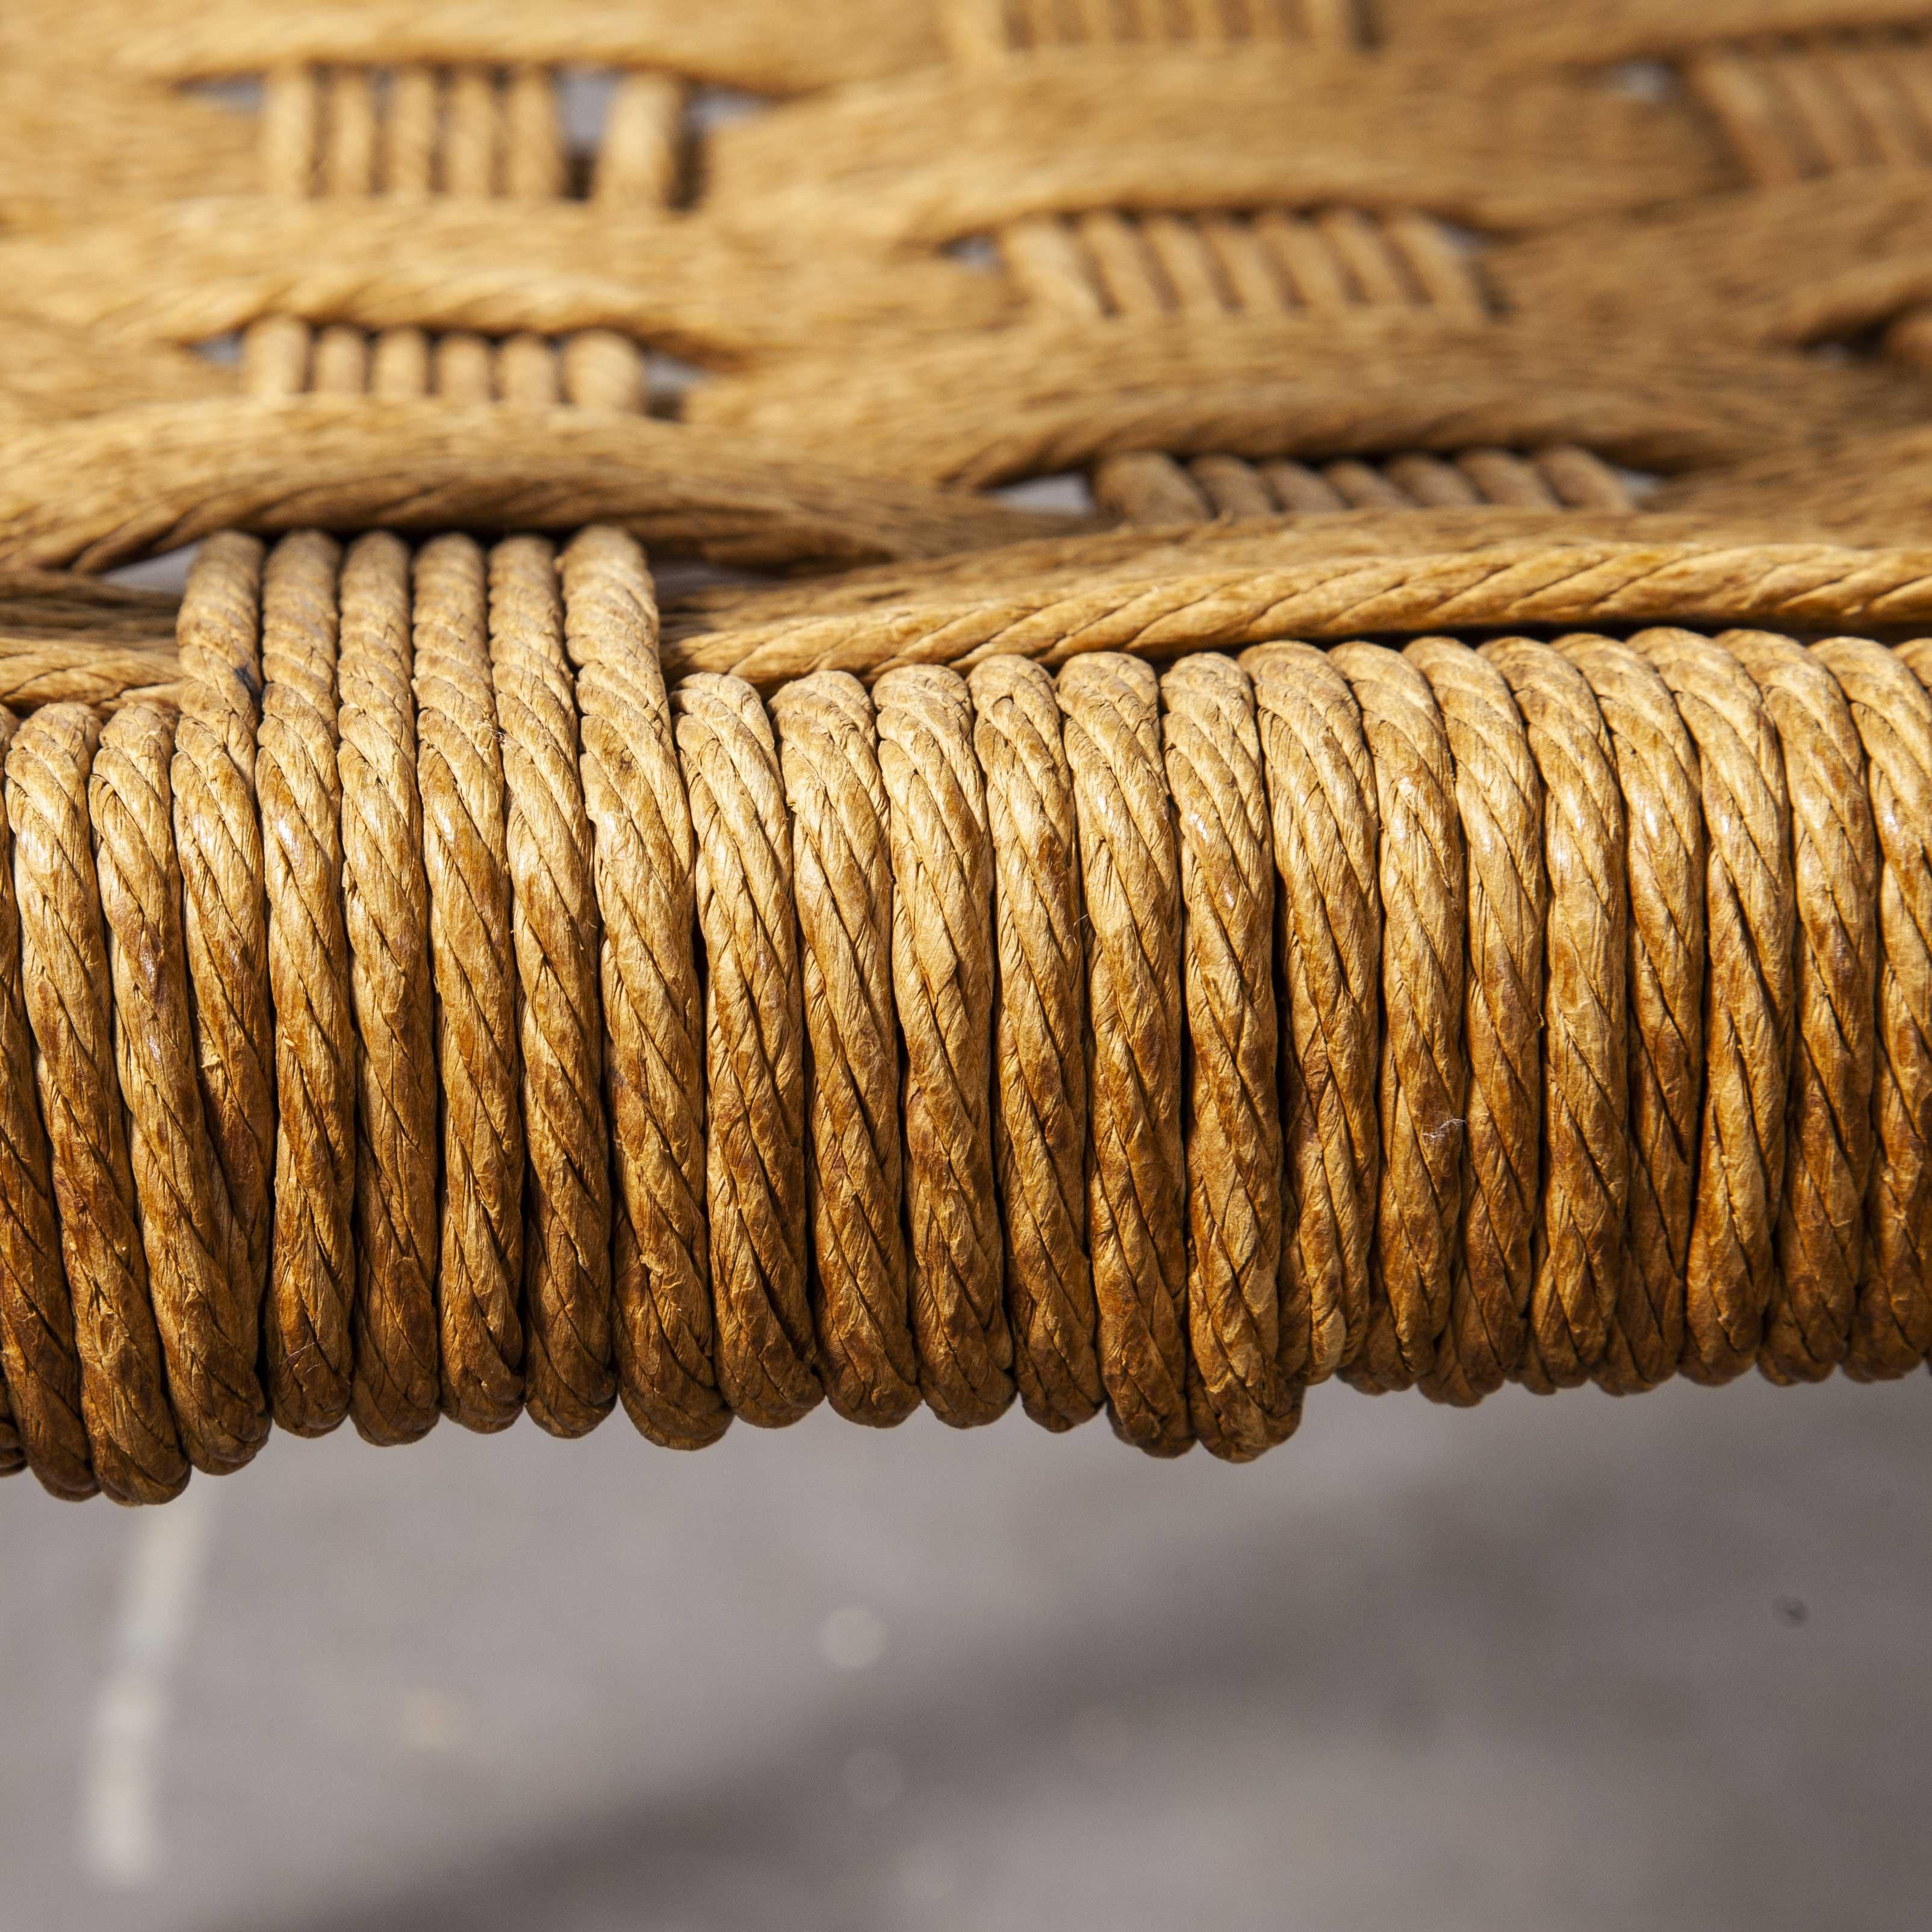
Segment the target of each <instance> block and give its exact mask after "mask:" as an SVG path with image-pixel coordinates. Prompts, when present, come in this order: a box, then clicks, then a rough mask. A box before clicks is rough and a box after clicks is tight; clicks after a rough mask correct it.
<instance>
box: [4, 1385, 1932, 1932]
mask: <svg viewBox="0 0 1932 1932" xmlns="http://www.w3.org/2000/svg"><path fill="white" fill-rule="evenodd" d="M1928 1466H1932V1385H1928V1382H1927V1379H1926V1378H1925V1377H1924V1376H1915V1377H1914V1378H1912V1379H1910V1380H1909V1381H1907V1382H1904V1383H1902V1384H1899V1385H1894V1386H1891V1387H1888V1388H1875V1389H1868V1388H1855V1387H1853V1386H1851V1385H1847V1384H1845V1383H1843V1382H1835V1383H1832V1384H1830V1385H1826V1386H1825V1387H1824V1388H1817V1389H1805V1390H1797V1391H1778V1390H1774V1389H1772V1388H1769V1387H1768V1386H1767V1385H1765V1384H1763V1383H1762V1382H1759V1381H1758V1380H1757V1379H1755V1378H1751V1379H1748V1380H1746V1381H1745V1382H1742V1383H1740V1384H1739V1385H1736V1387H1734V1388H1730V1389H1728V1390H1726V1391H1721V1392H1717V1393H1711V1392H1708V1391H1703V1390H1699V1389H1697V1388H1691V1387H1690V1386H1688V1385H1683V1384H1676V1385H1671V1386H1670V1387H1667V1388H1664V1390H1662V1391H1660V1392H1659V1393H1658V1394H1655V1395H1652V1396H1649V1397H1646V1398H1643V1399H1642V1400H1637V1401H1633V1402H1624V1403H1618V1402H1614V1401H1613V1400H1610V1399H1609V1398H1607V1397H1602V1396H1600V1395H1598V1394H1595V1392H1594V1391H1592V1392H1589V1393H1585V1394H1577V1395H1569V1396H1563V1397H1558V1398H1556V1399H1555V1400H1549V1401H1541V1400H1537V1399H1536V1398H1535V1397H1530V1396H1528V1395H1526V1394H1521V1393H1520V1392H1517V1391H1510V1392H1508V1393H1506V1394H1505V1395H1504V1396H1503V1397H1500V1398H1499V1399H1497V1400H1494V1401H1493V1402H1491V1403H1488V1404H1487V1405H1485V1406H1484V1407H1483V1408H1482V1409H1479V1410H1478V1411H1476V1412H1474V1413H1473V1414H1469V1415H1463V1414H1457V1413H1452V1412H1448V1411H1445V1410H1442V1409H1436V1408H1433V1407H1432V1406H1430V1405H1429V1404H1427V1403H1425V1402H1423V1401H1421V1400H1418V1399H1416V1398H1413V1397H1404V1398H1393V1399H1388V1400H1382V1401H1373V1400H1368V1399H1367V1398H1364V1397H1357V1396H1355V1395H1352V1394H1348V1393H1346V1392H1344V1391H1333V1390H1325V1391H1319V1392H1318V1394H1317V1396H1316V1399H1314V1400H1312V1401H1311V1403H1310V1409H1309V1415H1308V1419H1307V1421H1306V1422H1305V1423H1304V1427H1303V1430H1302V1432H1301V1435H1300V1436H1298V1438H1297V1439H1295V1441H1294V1442H1291V1443H1290V1444H1289V1445H1287V1446H1286V1448H1283V1449H1282V1450H1280V1451H1277V1453H1276V1454H1274V1455H1273V1456H1272V1457H1269V1458H1268V1459H1267V1460H1265V1461H1264V1462H1262V1463H1260V1464H1259V1465H1258V1466H1255V1467H1253V1468H1252V1469H1228V1468H1225V1467H1223V1466H1218V1465H1217V1464H1215V1463H1212V1462H1211V1461H1210V1460H1208V1458H1207V1457H1205V1455H1202V1454H1195V1455H1193V1456H1192V1457H1189V1458H1188V1459H1187V1460H1185V1461H1184V1462H1182V1463H1179V1464H1176V1465H1165V1466H1164V1465H1161V1464H1157V1463H1149V1462H1147V1461H1145V1460H1143V1459H1142V1458H1141V1457H1139V1456H1137V1455H1136V1454H1133V1452H1132V1451H1129V1450H1127V1449H1125V1448H1122V1447H1121V1445H1118V1443H1116V1442H1115V1441H1114V1440H1113V1439H1112V1438H1111V1437H1110V1436H1109V1434H1108V1433H1107V1432H1106V1425H1105V1424H1104V1423H1102V1424H1097V1425H1095V1426H1093V1427H1088V1428H1087V1429H1085V1430H1082V1431H1081V1432H1079V1433H1077V1434H1076V1435H1074V1436H1070V1437H1067V1438H1061V1439H1055V1438H1052V1437H1049V1436H1046V1435H1044V1434H1043V1433H1041V1432H1040V1431H1039V1430H1037V1429H1035V1428H1034V1427H1032V1426H1031V1425H1030V1424H1028V1423H1027V1422H1026V1421H1025V1420H1024V1419H1023V1418H1022V1417H1021V1416H1020V1415H1019V1414H1018V1413H1017V1412H1015V1413H1014V1414H1013V1415H1010V1416H1009V1417H1008V1418H1007V1419H1006V1420H1005V1421H1004V1422H1002V1423H1001V1424H999V1425H998V1426H997V1427H994V1428H992V1429H990V1430H983V1431H980V1432H979V1433H975V1434H972V1435H964V1436H962V1435H956V1434H954V1433H951V1432H950V1431H948V1430H946V1429H945V1428H944V1427H942V1426H941V1425H940V1424H938V1423H937V1422H936V1421H934V1420H933V1419H932V1418H931V1417H930V1416H929V1415H926V1414H924V1413H922V1414H921V1415H919V1416H916V1417H915V1418H913V1421H911V1422H910V1423H908V1424H907V1425H906V1426H905V1427H904V1428H902V1429H901V1430H898V1431H897V1432H895V1433H892V1434H890V1435H884V1436H880V1435H875V1434H873V1433H868V1432H867V1431H865V1430H858V1429H854V1428H852V1427H849V1426H847V1425H846V1424H842V1423H841V1422H839V1421H838V1420H836V1418H834V1417H832V1415H829V1414H828V1413H826V1412H823V1411H820V1412H819V1413H818V1414H817V1415H814V1416H813V1417H812V1418H810V1419H809V1420H808V1421H807V1422H806V1423H805V1424H803V1425H802V1426H801V1427H798V1428H796V1429H795V1430H791V1431H790V1432H789V1433H786V1434H784V1435H782V1436H768V1435H763V1434H760V1433H758V1432H757V1431H755V1430H751V1429H748V1428H745V1427H739V1428H736V1429H734V1430H733V1431H732V1432H731V1433H730V1435H729V1436H727V1438H726V1439H725V1441H724V1442H723V1443H722V1444H721V1445H720V1446H718V1448H715V1449H712V1450H710V1451H706V1452H705V1453H704V1454H701V1455H698V1456H695V1457H677V1456H673V1455H670V1454H664V1453H661V1452H659V1451H654V1450H652V1449H651V1448H649V1447H647V1446H646V1445H645V1444H643V1442H640V1440H639V1439H637V1437H636V1436H634V1435H633V1434H632V1433H631V1430H630V1429H629V1427H628V1424H625V1422H624V1421H623V1420H622V1418H621V1416H619V1417H618V1418H613V1420H612V1421H610V1423H609V1424H607V1425H606V1426H605V1427H604V1428H603V1429H601V1430H599V1431H598V1433H596V1434H595V1435H594V1436H592V1437H590V1438H589V1439H588V1440H586V1441H585V1442H580V1443H575V1444H559V1443H554V1442H550V1441H548V1440H547V1439H545V1438H544V1437H543V1436H541V1435H540V1434H539V1433H538V1432H537V1430H535V1428H534V1427H532V1425H530V1424H529V1423H528V1422H527V1421H525V1422H523V1423H521V1424H519V1425H518V1426H517V1428H516V1429H514V1430H513V1431H511V1433H510V1434H509V1435H508V1436H507V1437H505V1438H501V1439H496V1440H493V1441H485V1440H482V1439H478V1438H475V1437H473V1436H466V1435H464V1434H463V1433H462V1432H461V1431H460V1430H457V1429H455V1428H452V1427H449V1426H448V1425H445V1426H444V1427H442V1428H440V1429H439V1430H437V1431H436V1433H434V1436H431V1438H430V1439H429V1440H428V1442H425V1443H424V1444H422V1445H420V1446H419V1447H416V1448H412V1449H409V1450H407V1451H377V1450H374V1449H371V1448H366V1447H365V1446H364V1445H362V1444H361V1443H360V1442H358V1441H356V1439H355V1438H354V1437H353V1435H352V1434H351V1433H350V1432H348V1431H347V1430H344V1432H342V1433H341V1434H340V1435H338V1436H335V1437H334V1438H332V1439H330V1440H329V1441H327V1442H323V1443H321V1444H298V1443H296V1442H293V1441H291V1440H290V1439H289V1438H287V1437H285V1436H278V1437H277V1438H276V1439H274V1440H273V1441H272V1442H271V1444H270V1445H269V1448H268V1449H267V1450H266V1451H265V1453H264V1454H263V1456H262V1457H261V1459H260V1461H259V1462H258V1463H257V1464H256V1465H255V1466H254V1467H253V1468H251V1469H249V1470H248V1472H245V1474H244V1475H242V1476H241V1477H240V1478H239V1479H231V1480H229V1481H219V1482H213V1481H202V1480H199V1479H197V1481H196V1483H195V1484H193V1486H192V1487H191V1489H190V1493H189V1495H188V1496H187V1499H184V1501H183V1502H181V1504H179V1505H175V1506H174V1507H172V1508H169V1509H166V1510H163V1511H152V1512H149V1513H147V1514H127V1513H125V1512H123V1511H118V1510H115V1509H113V1508H110V1507H109V1506H107V1505H104V1504H101V1503H95V1504H93V1505H89V1506H88V1507H86V1508H66V1507H63V1506H62V1505H58V1504H56V1503H55V1502H52V1501H51V1500H50V1499H48V1498H47V1497H46V1496H43V1495H42V1494H41V1493H40V1492H39V1491H38V1490H37V1489H36V1488H35V1487H34V1486H33V1485H32V1484H31V1481H29V1480H28V1479H26V1478H22V1479H19V1480H17V1481H13V1482H11V1483H9V1484H7V1485H6V1486H5V1490H4V1492H0V1539H3V1540H0V1547H4V1549H5V1551H6V1553H7V1556H6V1561H5V1564H4V1565H0V1673H4V1679H3V1680H0V1711H4V1712H5V1736H6V1749H5V1753H4V1755H0V1793H3V1794H4V1799H3V1800H0V1870H4V1872H5V1889H4V1892H0V1924H5V1925H6V1926H8V1927H13V1926H18V1927H31V1928H34V1932H77V1929H78V1928H88V1932H93V1929H94V1928H101V1932H118V1928H128V1932H136V1928H138V1932H161V1928H174V1927H195V1928H196V1929H197V1932H241V1928H245V1927H247V1928H273V1929H274V1932H311V1928H313V1929H314V1932H321V1928H323V1927H330V1928H341V1932H390V1929H391V1928H395V1932H441V1929H442V1928H445V1927H449V1928H456V1927H463V1928H466V1932H496V1928H502V1932H511V1928H514V1932H538V1928H541V1932H601V1928H604V1927H640V1928H647V1929H648V1932H721V1929H723V1928H729V1932H766V1928H771V1932H780V1928H783V1932H815V1929H816V1928H820V1927H824V1928H846V1927H853V1928H862V1929H863V1932H870V1928H878V1929H879V1932H885V1928H898V1927H909V1928H924V1927H935V1928H951V1927H959V1928H972V1932H981V1928H986V1932H992V1928H1007V1927H1013V1928H1021V1927H1042V1926H1051V1927H1056V1928H1059V1932H1085V1928H1088V1927H1094V1928H1100V1927H1106V1928H1109V1932H1139V1928H1143V1927H1145V1928H1148V1932H1154V1928H1163V1932H1165V1928H1170V1927H1183V1926H1212V1927H1217V1928H1219V1932H1246V1928H1250V1927H1254V1928H1262V1927H1269V1928H1274V1927H1301V1926H1307V1927H1321V1928H1324V1932H1328V1928H1364V1932H1369V1929H1370V1928H1374V1932H1380V1928H1383V1927H1390V1928H1394V1927H1404V1928H1408V1927H1416V1928H1427V1932H1465V1928H1467V1932H1478V1928H1480V1929H1481V1932H1511V1928H1517V1927H1522V1928H1524V1932H1529V1928H1535V1932H1568V1928H1577V1929H1578V1932H1583V1928H1591V1929H1592V1932H1594V1928H1597V1927H1606V1928H1607V1927H1618V1928H1624V1927H1631V1926H1633V1925H1646V1926H1660V1927H1698V1928H1703V1929H1704V1932H1728V1928H1731V1927H1736V1928H1738V1932H1780V1928H1784V1927H1793V1928H1799V1927H1802V1928H1805V1932H1816V1928H1818V1927H1832V1928H1835V1932H1850V1928H1862V1927H1873V1928H1878V1927H1884V1928H1888V1932H1891V1928H1897V1927H1901V1926H1903V1925H1906V1924H1913V1923H1920V1922H1922V1921H1923V1915H1924V1895H1925V1890H1924V1888H1925V1880H1926V1873H1927V1856H1926V1845H1927V1840H1926V1815H1927V1814H1926V1803H1925V1799H1926V1792H1927V1764H1928V1761H1932V1663H1928V1658H1932V1643H1928V1635H1932V1619H1929V1618H1928V1609H1929V1608H1932V1489H1928V1484H1927V1469H1928Z"/></svg>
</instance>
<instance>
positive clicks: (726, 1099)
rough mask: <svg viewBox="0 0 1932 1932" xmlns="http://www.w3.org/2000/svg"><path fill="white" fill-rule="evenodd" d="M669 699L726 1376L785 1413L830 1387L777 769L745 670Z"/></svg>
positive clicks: (746, 1403)
mask: <svg viewBox="0 0 1932 1932" xmlns="http://www.w3.org/2000/svg"><path fill="white" fill-rule="evenodd" d="M673 703H674V708H675V709H676V715H677V748H678V757H679V763H681V764H682V767H683V771H684V781H685V788H686V790H688V793H689V794H690V798H691V823H692V826H693V829H694V831H695V832H696V834H697V917H698V923H699V926H700V929H701V930H702V932H703V941H704V955H705V968H706V973H705V979H706V985H705V1020H706V1087H707V1089H708V1094H709V1111H710V1123H709V1133H708V1136H707V1139H706V1195H707V1197H708V1200H709V1208H710V1217H711V1278H712V1301H713V1305H714V1306H715V1309H716V1310H717V1316H718V1386H719V1387H720V1388H721V1389H722V1390H723V1391H724V1398H725V1400H726V1401H727V1402H728V1403H730V1406H731V1408H732V1409H733V1412H735V1413H736V1414H737V1415H742V1416H743V1417H744V1418H745V1420H746V1421H748V1422H752V1423H756V1424H758V1425H759V1426H760V1427H763V1428H772V1429H775V1428H782V1427H784V1425H785V1424H787V1423H791V1422H796V1421H797V1420H798V1419H799V1417H801V1416H802V1415H805V1414H806V1413H807V1412H808V1411H809V1410H811V1409H814V1408H815V1407H816V1406H817V1403H818V1401H819V1399H820V1397H821V1396H822V1395H823V1393H824V1391H823V1387H822V1386H821V1385H820V1381H819V1377H818V1368H817V1338H816V1337H815V1335H814V1331H813V1325H812V1319H811V1308H810V1306H809V1304H808V1301H807V1298H806V1287H805V1223H806V1217H805V1063H804V1052H803V1043H802V1039H801V1035H802V1032H803V1028H802V1025H801V1024H800V1015H801V995H800V992H799V970H798V945H797V940H796V934H795V931H794V927H793V919H792V916H791V900H792V866H791V840H790V835H789V832H790V828H789V827H788V826H787V825H786V823H785V810H784V785H783V780H782V778H781V774H780V772H779V769H778V749H777V746H776V745H775V743H774V742H773V740H772V732H771V727H770V725H769V724H768V723H767V722H766V718H765V710H764V706H763V705H762V704H761V703H760V702H759V700H758V697H757V693H756V692H755V691H753V690H752V688H751V686H750V685H748V684H746V683H745V682H742V680H741V679H737V678H731V677H695V678H690V679H686V680H685V682H684V684H682V685H681V686H680V687H679V689H678V691H677V693H676V697H675V699H674V700H673Z"/></svg>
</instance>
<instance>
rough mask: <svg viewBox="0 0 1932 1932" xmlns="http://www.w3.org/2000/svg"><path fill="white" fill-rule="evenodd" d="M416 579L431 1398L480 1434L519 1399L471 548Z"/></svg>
mask: <svg viewBox="0 0 1932 1932" xmlns="http://www.w3.org/2000/svg"><path fill="white" fill-rule="evenodd" d="M415 585H416V628H415V667H414V669H415V675H414V679H413V684H414V689H415V694H416V784H417V788H418V790H419V793H420V796H421V798H422V852H423V871H424V875H425V880H426V883H428V888H429V946H430V965H431V973H432V974H433V976H434V981H435V986H436V1055H437V1077H438V1079H439V1080H440V1082H441V1085H442V1090H443V1103H442V1106H441V1109H440V1116H441V1123H442V1148H443V1184H442V1187H441V1188H440V1190H439V1196H438V1202H437V1220H438V1242H437V1254H438V1258H439V1266H438V1271H437V1324H438V1335H439V1340H440V1344H441V1363H442V1372H441V1375H440V1378H439V1397H438V1400H439V1406H440V1408H441V1409H442V1411H443V1413H444V1414H445V1415H449V1416H452V1417H453V1418H455V1420H456V1421H459V1422H460V1423H462V1424H464V1425H465V1426H466V1427H469V1428H471V1429H476V1430H486V1431H487V1430H496V1429H502V1428H505V1427H508V1424H511V1422H513V1421H515V1419H516V1416H517V1410H518V1409H519V1408H520V1406H521V1405H522V1400H523V1330H522V1325H521V1324H520V1322H519V1320H518V1319H517V1310H518V1300H519V1295H520V1290H521V1288H522V1286H523V1282H522V1277H523V1220H522V1217H523V1165H524V1161H523V1156H524V1136H523V1120H522V1118H521V1114H520V1109H519V1107H518V1105H517V1102H518V1098H519V1095H518V1084H517V1083H518V1079H519V1068H518V1065H517V1025H516V1010H517V1008H516V985H515V980H514V975H513V974H512V972H511V965H510V962H508V960H506V959H505V958H504V956H503V952H502V935H503V933H504V931H505V928H506V927H507V926H508V924H509V922H510V868H509V859H508V854H507V852H506V850H505V833H504V823H503V821H504V810H505V807H504V784H503V766H502V754H501V751H500V748H499V742H498V727H497V711H496V703H495V702H494V701H493V693H492V690H491V676H490V671H491V666H490V652H489V645H488V642H487V628H488V622H489V619H488V613H487V604H488V601H489V600H488V595H487V589H486V585H485V580H484V561H483V554H482V552H481V550H478V548H477V547H476V545H475V544H474V543H472V541H470V540H469V538H467V537H440V538H437V540H436V541H434V543H431V544H427V545H425V547H424V549H423V550H422V552H421V553H420V554H419V556H418V557H417V559H416V571H415ZM504 736H505V737H506V738H507V736H508V733H507V732H505V734H504Z"/></svg>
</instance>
